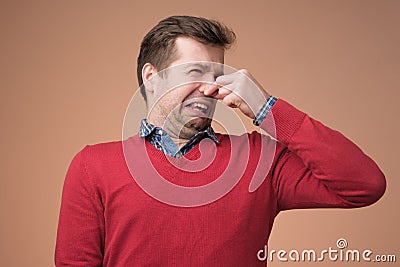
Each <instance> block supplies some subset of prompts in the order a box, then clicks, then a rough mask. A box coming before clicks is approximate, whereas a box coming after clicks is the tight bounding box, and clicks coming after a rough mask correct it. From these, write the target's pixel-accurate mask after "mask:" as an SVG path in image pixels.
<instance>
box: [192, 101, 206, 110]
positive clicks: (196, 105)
mask: <svg viewBox="0 0 400 267" xmlns="http://www.w3.org/2000/svg"><path fill="white" fill-rule="evenodd" d="M193 107H195V108H200V109H203V110H207V109H208V107H207V106H206V105H204V104H201V103H194V104H193Z"/></svg>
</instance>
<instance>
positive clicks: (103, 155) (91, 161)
mask: <svg viewBox="0 0 400 267" xmlns="http://www.w3.org/2000/svg"><path fill="white" fill-rule="evenodd" d="M75 158H78V159H79V160H80V162H81V164H83V165H84V166H85V168H88V169H92V168H96V169H97V168H99V167H101V166H110V164H113V163H116V162H124V156H123V151H122V141H112V142H105V143H98V144H90V145H86V146H85V147H84V148H83V149H82V150H81V151H79V152H78V153H77V155H76V156H75Z"/></svg>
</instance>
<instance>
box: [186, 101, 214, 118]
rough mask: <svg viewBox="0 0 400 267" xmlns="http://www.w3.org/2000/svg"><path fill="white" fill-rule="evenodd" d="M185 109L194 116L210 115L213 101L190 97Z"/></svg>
mask: <svg viewBox="0 0 400 267" xmlns="http://www.w3.org/2000/svg"><path fill="white" fill-rule="evenodd" d="M183 107H184V109H185V111H186V112H187V113H188V114H189V115H190V116H193V117H209V114H210V111H211V109H212V108H211V107H212V103H210V102H209V101H206V100H203V99H190V100H188V101H185V103H184V104H183Z"/></svg>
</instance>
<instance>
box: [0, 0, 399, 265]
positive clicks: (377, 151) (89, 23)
mask: <svg viewBox="0 0 400 267" xmlns="http://www.w3.org/2000/svg"><path fill="white" fill-rule="evenodd" d="M176 14H187V15H198V16H205V17H208V18H215V19H218V20H220V21H222V22H224V23H225V24H227V25H229V26H230V27H232V28H233V29H234V30H235V32H236V34H237V37H238V43H237V45H236V47H235V48H234V49H233V50H232V51H230V52H228V54H227V56H226V63H227V64H228V65H230V66H233V67H235V68H237V69H240V68H247V69H248V70H249V71H250V72H251V73H252V74H253V75H254V76H255V77H256V78H257V79H258V80H259V82H260V83H261V84H263V86H264V87H265V88H266V89H267V90H268V91H269V92H270V93H271V94H273V95H275V96H277V97H280V98H282V99H285V100H287V101H289V102H290V103H292V104H293V105H295V106H296V107H298V108H299V109H301V110H303V111H305V112H307V113H308V114H309V115H311V116H312V117H314V118H316V119H318V120H320V121H322V122H324V123H325V124H326V125H328V126H330V127H332V128H335V129H337V130H339V131H341V132H342V133H344V134H345V135H346V136H347V137H349V138H350V139H351V140H353V141H354V142H355V143H356V144H358V145H359V146H360V147H361V148H362V149H363V150H364V151H365V153H367V154H368V155H370V156H371V157H372V158H374V159H375V161H376V162H377V163H378V165H379V166H380V167H381V169H382V170H383V172H384V173H385V175H386V178H387V183H388V186H387V191H386V193H385V195H384V197H383V198H382V199H381V200H380V201H379V202H378V203H376V204H374V205H372V206H370V207H366V208H361V209H355V210H341V209H333V210H322V209H316V210H296V211H288V212H283V213H281V214H280V215H279V216H278V217H277V219H276V222H275V225H274V228H273V231H272V235H271V238H270V242H269V247H270V249H276V250H278V249H285V250H287V251H290V250H291V249H297V250H302V249H315V250H319V251H320V250H323V249H328V248H329V247H333V248H335V247H336V240H337V239H338V238H345V239H346V240H347V242H348V248H349V249H360V250H364V249H370V250H372V251H373V252H374V254H396V255H397V260H398V262H399V261H400V252H399V248H400V240H399V237H400V230H399V227H398V226H399V225H400V216H399V201H400V182H399V174H400V170H399V163H398V160H399V156H398V154H399V143H398V142H399V141H398V139H399V138H398V137H399V134H400V131H399V128H400V127H399V118H398V116H399V115H400V112H399V111H400V109H399V100H400V88H399V85H400V81H399V77H400V63H399V62H400V50H399V47H400V34H399V33H400V29H399V25H400V16H399V14H400V1H389V0H382V1H379V0H376V1H361V0H360V1H355V0H346V1H344V0H338V1H328V0H321V1H303V0H299V1H295V0H293V1H251V0H248V1H215V0H203V1H176V0H169V1H146V2H145V1H142V2H139V1H93V0H85V1H1V2H0V29H1V30H0V33H1V35H0V38H1V42H0V88H1V97H0V101H1V105H0V109H1V110H0V118H1V129H0V136H1V139H0V142H1V152H2V153H1V156H0V166H1V172H0V173H1V180H0V182H1V184H0V205H1V220H0V265H1V266H35V267H36V266H38V267H42V266H52V265H54V263H53V256H54V245H55V239H56V230H57V221H58V213H59V206H60V200H61V190H62V185H63V181H64V177H65V173H66V170H67V168H68V166H69V163H70V161H71V159H72V157H73V156H74V155H75V154H76V153H77V152H78V151H79V150H80V149H81V148H82V147H83V146H84V145H86V144H94V143H99V142H106V141H111V140H119V139H121V136H122V122H123V118H124V113H125V110H126V107H127V105H128V103H129V100H130V98H131V97H132V96H133V95H134V94H135V92H136V90H137V88H138V84H137V79H136V74H135V73H136V58H137V55H138V51H139V45H140V42H141V40H142V38H143V36H144V35H145V33H146V32H147V31H148V30H149V29H150V28H151V27H153V26H154V25H155V24H156V23H157V22H158V21H159V20H161V19H162V18H164V17H166V16H169V15H176ZM250 124H251V122H250ZM338 168H340V166H338ZM154 231H157V229H154ZM243 234H244V235H245V234H246V233H243ZM260 249H261V248H260ZM255 253H256V252H255ZM398 262H397V264H398ZM287 265H290V266H364V265H365V263H345V262H336V263H335V264H333V263H332V262H328V261H325V262H319V263H314V264H311V263H281V262H276V261H274V262H272V263H269V266H287ZM375 265H377V266H378V265H379V266H397V265H396V264H394V263H391V264H390V263H386V264H383V263H381V264H373V263H370V264H368V266H375Z"/></svg>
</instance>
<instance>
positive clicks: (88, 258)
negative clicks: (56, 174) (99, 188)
mask: <svg viewBox="0 0 400 267" xmlns="http://www.w3.org/2000/svg"><path fill="white" fill-rule="evenodd" d="M86 150H87V149H83V150H82V151H81V152H79V153H78V154H77V155H76V156H75V157H74V159H73V160H72V162H71V165H70V167H69V169H68V172H67V175H66V178H65V181H64V187H63V194H62V200H61V209H60V216H59V222H58V231H57V242H56V250H55V264H56V266H101V265H102V259H103V248H104V219H103V215H102V214H103V212H102V210H103V209H102V204H101V201H100V197H99V194H97V193H96V190H95V189H94V187H93V185H92V183H91V180H90V177H89V176H88V174H87V171H86V163H85V152H86Z"/></svg>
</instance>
